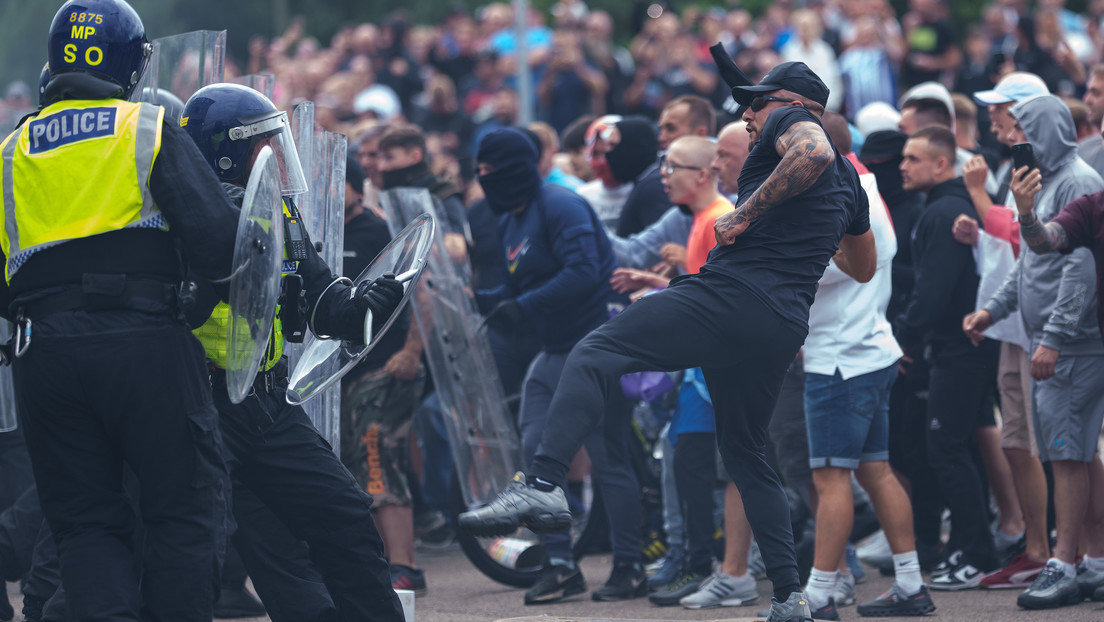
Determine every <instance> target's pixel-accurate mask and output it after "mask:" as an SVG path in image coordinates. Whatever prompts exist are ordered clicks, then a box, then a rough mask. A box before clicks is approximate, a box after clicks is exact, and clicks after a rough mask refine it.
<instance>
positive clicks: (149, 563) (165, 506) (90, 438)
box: [13, 310, 226, 622]
mask: <svg viewBox="0 0 1104 622" xmlns="http://www.w3.org/2000/svg"><path fill="white" fill-rule="evenodd" d="M13 373H14V377H15V386H16V397H17V404H18V408H19V415H20V424H21V425H22V426H23V431H24V435H25V436H26V440H27V448H28V450H29V452H30V455H31V461H32V464H33V467H34V476H35V481H36V483H37V485H38V493H39V499H40V501H41V504H42V510H43V514H44V515H45V516H46V519H47V521H48V522H49V525H50V527H51V529H52V530H53V532H54V538H55V542H56V543H57V549H58V556H59V560H60V564H61V577H62V582H63V583H64V585H65V589H66V594H67V611H68V618H69V619H71V620H88V619H95V620H110V621H114V620H127V621H137V620H140V619H143V617H144V618H145V619H149V618H152V619H159V620H174V621H176V620H180V621H188V620H195V621H197V622H208V621H209V620H210V619H211V611H212V602H213V600H214V590H215V587H216V585H217V583H218V581H217V574H218V568H217V566H218V559H219V557H220V555H221V549H223V548H224V546H225V529H224V526H225V513H226V507H225V498H224V490H223V486H222V483H221V482H222V479H223V478H225V467H224V466H223V463H222V459H221V452H220V447H219V443H220V441H219V433H218V426H217V419H216V417H217V414H216V412H215V409H214V407H213V405H212V403H211V397H210V396H211V392H210V389H209V381H208V374H207V370H206V367H205V365H204V356H203V349H202V347H201V346H200V344H199V342H198V341H197V340H196V339H195V337H193V336H192V334H191V332H190V331H189V330H188V328H187V326H185V325H184V324H183V323H182V322H180V321H178V320H177V319H175V318H174V317H172V316H171V315H170V314H168V313H163V314H153V313H143V312H138V311H132V310H106V311H98V312H92V313H89V312H84V311H65V312H59V313H55V314H52V315H48V316H46V317H43V318H34V326H33V341H32V343H31V344H30V347H29V348H28V350H27V352H26V353H25V354H24V355H23V356H22V357H21V358H16V359H15V361H14V363H13ZM124 464H125V465H128V466H129V467H130V468H131V469H133V471H134V473H135V474H136V478H137V482H138V492H139V494H138V496H139V499H140V501H139V509H140V513H141V516H142V519H143V521H144V523H145V525H146V528H147V538H146V546H145V550H144V552H143V553H144V556H143V566H142V567H143V571H142V576H141V583H140V584H141V593H139V577H138V575H137V573H136V572H135V563H134V550H133V546H132V537H131V535H132V531H133V529H134V523H135V520H134V511H133V508H132V507H131V505H130V504H129V503H128V502H127V499H126V497H125V496H124V493H123V466H124ZM140 611H141V613H140Z"/></svg>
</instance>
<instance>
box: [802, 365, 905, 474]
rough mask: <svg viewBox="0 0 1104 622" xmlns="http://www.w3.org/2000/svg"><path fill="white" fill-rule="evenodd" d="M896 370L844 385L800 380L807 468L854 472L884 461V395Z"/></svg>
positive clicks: (835, 379)
mask: <svg viewBox="0 0 1104 622" xmlns="http://www.w3.org/2000/svg"><path fill="white" fill-rule="evenodd" d="M896 379H897V365H896V363H894V364H893V365H890V366H889V367H886V368H885V369H880V370H878V371H873V372H870V373H868V374H863V375H861V376H855V377H854V378H849V379H847V380H844V379H843V377H842V376H841V375H840V372H839V371H838V370H837V371H836V373H835V374H834V375H832V376H826V375H824V374H813V373H806V374H805V429H806V430H807V431H808V433H809V467H810V468H813V469H819V468H823V467H829V466H831V467H839V468H843V469H852V470H854V469H857V468H858V467H859V463H860V462H877V461H882V460H889V393H890V390H891V389H892V388H893V381H894V380H896Z"/></svg>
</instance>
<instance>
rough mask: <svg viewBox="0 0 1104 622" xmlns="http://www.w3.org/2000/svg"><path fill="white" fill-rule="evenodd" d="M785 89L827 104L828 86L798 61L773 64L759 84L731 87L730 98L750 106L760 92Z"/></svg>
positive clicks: (742, 104) (821, 103) (822, 104)
mask: <svg viewBox="0 0 1104 622" xmlns="http://www.w3.org/2000/svg"><path fill="white" fill-rule="evenodd" d="M780 89H786V90H787V91H791V92H793V93H797V94H798V95H801V96H802V97H808V98H809V99H811V100H813V101H815V102H816V103H818V104H820V105H821V106H824V105H827V104H828V87H827V86H825V85H824V82H823V81H822V80H821V79H820V78H819V77H818V76H817V75H816V74H815V73H813V70H812V69H809V66H808V65H806V64H805V63H802V62H800V61H791V62H788V63H782V64H779V65H775V66H774V69H771V70H770V71H768V72H767V75H765V76H763V79H762V80H760V81H759V84H756V85H754V86H737V87H733V89H732V99H735V100H736V103H738V104H740V105H741V106H750V105H751V100H753V99H755V97H756V96H758V95H760V94H762V93H770V92H771V91H777V90H780Z"/></svg>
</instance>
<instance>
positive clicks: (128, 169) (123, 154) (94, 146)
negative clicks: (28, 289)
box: [0, 100, 168, 283]
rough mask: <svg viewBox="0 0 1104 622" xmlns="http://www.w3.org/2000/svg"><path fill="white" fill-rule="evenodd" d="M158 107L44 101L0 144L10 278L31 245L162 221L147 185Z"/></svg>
mask: <svg viewBox="0 0 1104 622" xmlns="http://www.w3.org/2000/svg"><path fill="white" fill-rule="evenodd" d="M164 114H165V110H164V108H161V107H160V106H155V105H152V104H134V103H130V102H125V101H121V100H95V101H88V100H69V101H62V102H58V103H56V104H53V105H51V106H47V107H46V108H45V109H43V110H42V111H41V112H40V113H39V114H38V115H37V116H36V117H35V118H33V119H31V120H29V121H27V122H26V123H24V124H23V125H22V126H21V127H20V128H18V129H17V130H16V131H14V132H12V133H11V134H10V135H8V137H7V138H6V139H5V140H4V142H3V144H2V146H0V169H2V172H0V174H2V178H3V180H2V184H3V200H4V210H3V212H2V215H0V218H3V220H4V222H3V227H0V248H2V249H3V251H4V254H5V255H6V256H7V258H8V261H7V264H6V265H5V266H4V276H5V278H6V279H7V280H8V282H9V283H10V282H11V278H12V276H13V275H15V273H16V272H17V271H18V270H19V268H20V267H21V266H22V265H23V264H24V263H25V262H26V261H27V259H28V258H30V257H31V256H32V255H33V254H34V253H36V252H38V251H40V250H43V249H46V248H50V247H51V246H55V245H57V244H61V243H63V242H66V241H69V240H75V239H79V238H85V237H89V236H93V235H97V234H100V233H107V232H109V231H116V230H119V229H125V228H135V227H148V228H157V229H165V230H167V229H168V225H167V223H166V222H165V218H164V216H163V215H162V214H161V212H160V210H158V209H157V205H156V204H155V203H154V201H153V195H152V194H151V193H150V189H149V178H150V173H151V171H152V170H153V164H154V162H155V161H156V160H157V155H158V153H160V151H161V127H162V123H163V122H164Z"/></svg>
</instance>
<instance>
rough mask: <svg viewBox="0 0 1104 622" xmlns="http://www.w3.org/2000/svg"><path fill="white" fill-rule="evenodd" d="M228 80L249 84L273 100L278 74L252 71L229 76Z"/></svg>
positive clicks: (244, 84)
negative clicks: (242, 74)
mask: <svg viewBox="0 0 1104 622" xmlns="http://www.w3.org/2000/svg"><path fill="white" fill-rule="evenodd" d="M226 81H227V82H232V83H234V84H241V85H243V86H248V87H249V88H251V89H253V90H254V91H257V92H258V93H261V94H263V95H264V96H265V97H267V98H268V99H269V100H272V97H273V95H275V93H276V76H275V75H273V74H271V73H251V74H249V75H245V76H238V77H236V78H228V79H227V80H226ZM300 105H302V104H300Z"/></svg>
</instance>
